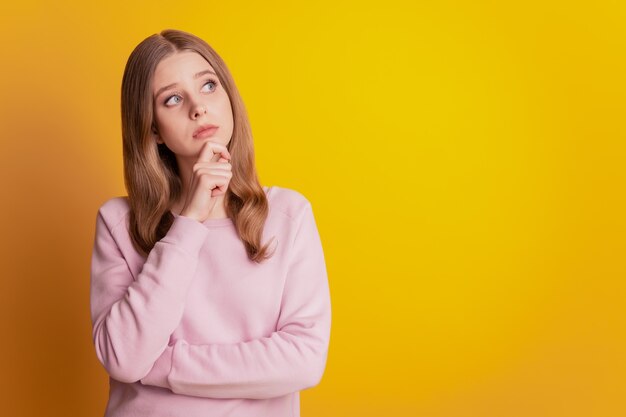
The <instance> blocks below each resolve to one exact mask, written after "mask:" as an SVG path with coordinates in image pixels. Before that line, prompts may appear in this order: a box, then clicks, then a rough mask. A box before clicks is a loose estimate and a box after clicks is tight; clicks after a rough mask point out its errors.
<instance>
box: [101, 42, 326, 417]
mask: <svg viewBox="0 0 626 417" xmlns="http://www.w3.org/2000/svg"><path fill="white" fill-rule="evenodd" d="M121 107H122V137H123V155H124V178H125V184H126V189H127V192H128V196H124V197H114V198H111V199H109V200H108V201H106V202H105V203H104V204H103V205H102V206H101V207H100V209H99V211H98V215H97V217H96V230H95V239H94V246H93V254H92V260H91V293H90V301H91V304H90V305H91V320H92V324H93V341H94V345H95V350H96V354H97V357H98V359H99V360H100V362H101V363H102V364H103V366H104V368H105V369H106V371H107V373H108V374H109V376H110V379H109V382H110V391H109V400H108V403H107V407H106V416H107V417H122V416H134V417H138V416H151V417H158V416H181V417H213V416H215V417H217V416H233V417H234V416H259V417H260V416H269V417H287V416H289V417H293V416H299V415H300V410H299V409H300V399H299V398H300V397H299V391H300V390H302V389H305V388H308V387H312V386H314V385H316V384H318V383H319V381H320V380H321V378H322V374H323V373H324V369H325V366H326V358H327V352H328V344H329V338H330V322H331V310H330V293H329V286H328V279H327V273H326V266H325V261H324V254H323V251H322V245H321V241H320V237H319V234H318V230H317V227H316V223H315V219H314V216H313V211H312V208H311V203H310V202H309V201H308V200H307V199H306V198H305V197H304V196H303V195H302V194H300V193H299V192H297V191H294V190H291V189H288V188H283V187H278V186H271V187H267V186H261V185H260V184H259V181H258V179H257V174H256V170H255V166H254V150H253V143H252V134H251V131H250V125H249V121H248V118H247V115H246V111H245V108H244V104H243V102H242V99H241V97H240V96H239V93H238V91H237V88H236V87H235V83H234V82H233V79H232V77H231V74H230V72H229V70H228V69H227V67H226V65H225V64H224V62H223V61H222V59H221V58H220V57H219V56H218V55H217V53H216V52H215V51H214V50H213V49H212V48H211V47H210V46H209V45H208V44H207V43H206V42H204V41H203V40H201V39H199V38H198V37H196V36H194V35H192V34H189V33H186V32H182V31H177V30H164V31H162V32H161V33H160V34H155V35H152V36H150V37H148V38H146V39H145V40H144V41H142V42H141V43H140V44H139V45H138V46H137V47H136V48H135V49H134V50H133V52H132V53H131V55H130V57H129V58H128V62H127V64H126V68H125V71H124V76H123V80H122V102H121Z"/></svg>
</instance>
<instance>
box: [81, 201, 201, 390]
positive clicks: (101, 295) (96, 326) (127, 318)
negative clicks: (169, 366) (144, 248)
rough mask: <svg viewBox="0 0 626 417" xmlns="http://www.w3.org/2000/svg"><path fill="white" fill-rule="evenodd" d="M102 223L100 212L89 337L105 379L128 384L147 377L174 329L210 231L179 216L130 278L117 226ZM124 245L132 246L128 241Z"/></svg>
mask: <svg viewBox="0 0 626 417" xmlns="http://www.w3.org/2000/svg"><path fill="white" fill-rule="evenodd" d="M105 217H106V216H104V215H103V210H102V208H101V209H100V210H99V211H98V216H97V218H96V233H95V239H94V245H93V252H92V259H91V282H90V308H91V320H92V330H93V332H92V336H93V342H94V345H95V349H96V354H97V356H98V359H99V360H100V362H101V363H102V364H103V365H104V368H105V369H106V371H107V373H108V374H109V375H110V376H111V377H112V378H114V379H116V380H118V381H121V382H127V383H131V382H136V381H138V380H139V379H140V378H142V377H144V376H145V375H146V374H147V373H148V371H149V370H150V368H151V367H152V365H153V363H154V361H155V360H156V359H157V358H158V357H159V355H160V354H161V353H162V352H163V349H164V347H165V346H167V344H168V342H169V338H170V335H171V334H172V332H173V331H174V329H175V328H176V327H177V326H178V324H179V322H180V320H181V318H182V315H183V311H184V303H185V297H186V294H187V291H188V288H189V286H190V283H191V281H192V278H193V276H194V272H195V268H196V264H197V262H198V254H199V251H200V248H201V247H202V244H203V242H204V241H205V239H206V237H207V234H208V233H209V229H208V228H207V227H205V226H204V225H202V224H201V223H200V222H197V221H196V220H194V219H190V218H188V217H184V216H177V217H176V218H175V219H174V222H173V223H172V226H171V227H170V229H169V231H168V232H167V234H166V235H165V236H164V237H163V238H162V239H161V240H159V241H158V242H156V244H155V245H154V247H153V249H152V250H151V251H150V253H149V254H148V257H147V259H146V261H145V263H144V265H143V268H142V270H141V272H140V273H139V274H138V275H137V276H136V277H135V278H133V276H132V274H131V272H130V268H129V266H128V263H127V261H126V259H125V258H124V256H123V252H122V250H121V249H120V246H118V240H117V239H116V235H115V233H114V232H115V230H116V225H115V224H114V225H109V224H108V223H107V222H108V221H107V220H106V219H105ZM117 225H120V222H119V221H118V223H117ZM120 227H122V226H120ZM122 228H123V227H122ZM122 242H125V243H126V246H128V245H130V243H129V240H128V239H124V240H123V241H122ZM126 246H125V247H126ZM127 249H128V248H127Z"/></svg>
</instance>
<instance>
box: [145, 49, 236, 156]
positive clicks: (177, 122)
mask: <svg viewBox="0 0 626 417" xmlns="http://www.w3.org/2000/svg"><path fill="white" fill-rule="evenodd" d="M152 81H153V82H152V88H153V90H152V94H153V97H154V101H153V103H154V115H155V116H154V117H155V125H156V128H157V134H155V136H154V137H155V139H156V141H157V143H165V145H166V146H167V147H168V148H169V149H170V150H171V151H172V152H174V154H176V157H177V159H179V160H180V159H181V158H182V159H190V160H192V159H195V158H196V157H197V155H198V153H199V151H200V149H201V148H202V145H203V144H204V143H205V142H206V141H209V140H210V141H213V142H218V143H221V144H223V145H224V146H226V145H228V142H230V139H231V136H232V133H233V112H232V108H231V105H230V100H229V98H228V94H226V91H225V90H224V89H223V88H222V84H221V81H220V80H218V78H217V75H216V74H215V71H214V69H213V67H212V66H211V65H210V64H209V63H208V62H207V61H206V60H205V59H204V58H203V57H202V55H200V54H198V53H197V52H193V51H184V52H177V53H175V54H174V55H170V56H168V57H167V58H164V59H163V60H162V61H161V62H159V64H158V65H157V67H156V69H155V73H154V78H153V80H152ZM206 125H215V126H217V129H216V130H214V133H213V134H212V135H211V131H210V130H209V131H207V132H205V133H204V134H201V135H200V137H196V136H195V135H194V133H195V132H196V131H197V130H198V128H201V127H203V126H206Z"/></svg>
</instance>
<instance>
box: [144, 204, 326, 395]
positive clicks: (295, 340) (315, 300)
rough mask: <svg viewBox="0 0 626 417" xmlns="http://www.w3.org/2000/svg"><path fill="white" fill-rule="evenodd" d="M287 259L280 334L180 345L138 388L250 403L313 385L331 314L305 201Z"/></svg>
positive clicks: (315, 234) (168, 351) (318, 374)
mask: <svg viewBox="0 0 626 417" xmlns="http://www.w3.org/2000/svg"><path fill="white" fill-rule="evenodd" d="M291 253H292V255H291V256H290V258H289V259H290V260H289V267H288V272H287V277H286V282H285V287H284V292H283V296H282V304H281V311H280V316H279V320H278V324H277V331H275V332H273V333H272V334H271V335H270V336H268V337H263V338H259V339H254V340H249V341H245V342H241V343H234V344H189V343H188V342H186V341H185V340H183V339H178V340H176V342H175V343H173V344H172V345H169V346H167V347H166V348H165V350H164V352H163V354H162V355H161V356H160V357H159V358H158V360H157V361H156V362H155V364H154V367H153V368H152V370H151V371H150V372H149V373H148V375H147V376H145V377H144V378H142V379H141V383H143V384H146V385H154V386H159V387H163V388H168V389H170V390H171V391H172V392H174V393H177V394H184V395H191V396H198V397H209V398H250V399H261V398H271V397H277V396H281V395H286V394H288V393H291V392H295V391H299V390H302V389H305V388H309V387H312V386H314V385H317V384H318V383H319V381H320V380H321V378H322V375H323V373H324V369H325V367H326V358H327V352H328V345H329V338H330V322H331V309H330V293H329V286H328V278H327V272H326V265H325V261H324V254H323V251H322V244H321V241H320V237H319V234H318V231H317V227H316V224H315V219H314V216H313V212H312V209H311V206H310V203H308V202H307V206H306V208H305V209H304V210H303V211H302V215H301V221H300V223H299V226H298V231H297V232H296V236H295V240H294V242H293V249H292V252H291Z"/></svg>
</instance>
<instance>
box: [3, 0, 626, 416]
mask: <svg viewBox="0 0 626 417" xmlns="http://www.w3.org/2000/svg"><path fill="white" fill-rule="evenodd" d="M85 3H86V2H78V1H76V2H62V3H59V2H53V1H48V2H35V1H20V2H15V3H7V2H4V3H3V4H2V6H0V16H1V17H0V19H1V20H0V23H1V24H0V40H1V41H2V50H1V56H2V58H1V68H0V71H1V74H2V76H1V77H0V87H1V90H0V91H2V100H0V127H1V135H2V142H1V143H2V148H1V150H0V170H1V171H0V174H1V178H2V184H1V186H2V193H3V196H2V204H1V210H2V212H1V213H0V215H1V218H2V232H3V233H2V243H1V245H2V247H1V251H0V253H1V254H2V255H1V256H2V259H1V261H2V275H3V278H2V288H0V309H1V310H0V317H1V323H2V328H1V330H2V343H1V345H0V346H1V347H0V355H1V357H2V359H3V361H2V362H3V365H2V376H1V377H0V392H1V393H2V394H1V395H2V398H1V403H2V407H3V415H7V416H44V415H45V416H101V415H102V413H103V410H104V406H105V403H106V398H107V390H108V385H107V376H106V373H105V371H104V369H103V368H102V366H101V365H100V363H99V362H98V360H97V358H96V355H95V350H94V348H93V345H92V342H91V323H90V318H89V299H88V298H89V262H90V256H91V245H92V239H93V233H94V227H95V216H96V212H97V209H98V207H99V206H100V204H102V203H103V202H104V201H105V200H106V199H108V198H110V197H112V196H116V195H123V194H125V189H124V185H123V179H122V178H123V177H122V159H121V155H122V153H121V152H122V151H121V126H120V108H119V101H120V95H119V92H120V85H121V78H122V73H123V69H124V65H125V62H126V59H127V58H128V55H129V54H130V52H131V51H132V49H133V48H134V47H135V45H136V44H138V43H139V42H140V41H141V40H143V39H144V38H145V37H147V36H149V35H151V34H153V33H156V32H159V31H160V30H162V29H165V28H176V29H182V30H186V31H189V32H192V33H194V34H196V35H198V36H200V37H202V38H203V39H205V40H206V41H207V42H208V43H209V44H211V45H212V46H213V47H214V48H215V49H216V50H217V51H218V53H219V54H220V55H221V56H222V57H223V58H224V60H225V61H226V63H227V64H228V66H229V68H230V70H231V72H232V73H233V76H234V78H235V80H236V82H237V85H238V87H239V89H240V91H241V94H242V96H243V98H244V101H245V103H246V106H247V109H248V112H249V114H250V119H251V123H252V128H253V132H254V135H255V146H256V158H257V163H258V169H259V175H260V178H261V182H262V184H264V185H278V186H283V187H288V188H293V189H296V190H298V191H300V192H302V193H303V194H304V195H305V196H307V198H309V200H310V201H311V202H312V204H313V208H314V213H315V215H316V220H317V223H318V228H319V231H320V234H321V237H322V241H323V245H324V250H325V255H326V259H327V267H328V272H329V279H330V285H331V296H332V302H333V327H332V334H331V344H330V352H329V357H328V363H327V368H326V373H325V375H324V378H323V380H322V382H321V384H320V385H318V386H317V387H315V388H312V389H309V390H305V391H303V392H302V415H303V416H304V417H307V416H308V417H313V416H325V417H333V416H359V417H362V416H420V417H421V416H424V417H469V416H481V417H484V416H487V417H491V416H493V417H496V416H497V417H500V416H503V417H514V416H524V417H543V416H545V417H553V416H567V417H577V416H624V415H626V360H625V359H624V358H625V355H626V319H625V304H626V303H625V302H624V296H625V295H626V264H625V256H624V254H625V250H626V220H625V215H624V214H625V210H624V209H625V208H626V198H625V193H624V185H625V180H626V172H625V169H624V166H625V163H624V160H625V157H626V146H625V143H624V138H625V131H626V129H625V127H624V120H625V118H624V109H625V106H624V104H625V100H624V97H625V96H626V95H625V93H626V88H625V87H626V82H625V77H626V71H625V69H626V25H625V18H626V6H625V3H624V2H620V1H608V0H601V1H594V2H591V1H589V2H584V3H583V2H572V1H524V2H506V1H505V2H496V1H486V0H481V1H469V0H468V1H460V0H459V1H421V2H414V1H407V2H400V1H396V0H389V1H383V2H362V1H350V2H347V1H339V0H332V1H327V0H323V1H315V2H295V1H293V2H290V1H266V2H252V1H250V2H197V1H195V2H178V3H174V2H171V1H155V0H151V1H141V2H132V1H111V2H108V4H109V6H104V5H95V3H94V5H89V4H85ZM87 3H90V2H87Z"/></svg>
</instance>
